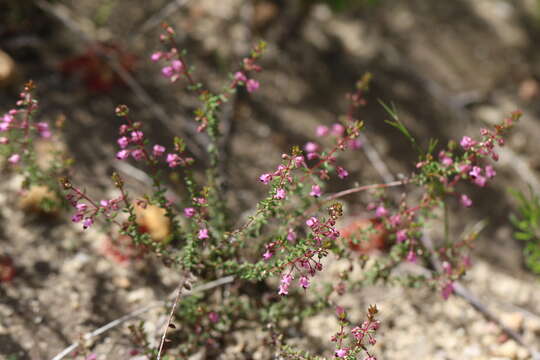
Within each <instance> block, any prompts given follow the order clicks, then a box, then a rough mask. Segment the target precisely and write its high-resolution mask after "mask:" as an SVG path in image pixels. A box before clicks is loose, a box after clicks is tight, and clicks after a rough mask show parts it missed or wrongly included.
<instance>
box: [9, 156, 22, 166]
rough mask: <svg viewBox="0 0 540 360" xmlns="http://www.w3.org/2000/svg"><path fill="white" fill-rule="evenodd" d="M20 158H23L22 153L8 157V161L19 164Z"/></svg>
mask: <svg viewBox="0 0 540 360" xmlns="http://www.w3.org/2000/svg"><path fill="white" fill-rule="evenodd" d="M20 160H21V155H19V154H13V155H11V156H10V157H9V158H8V162H9V163H10V164H13V165H15V164H17V163H18V162H19V161H20Z"/></svg>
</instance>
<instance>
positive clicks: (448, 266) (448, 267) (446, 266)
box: [442, 261, 452, 275]
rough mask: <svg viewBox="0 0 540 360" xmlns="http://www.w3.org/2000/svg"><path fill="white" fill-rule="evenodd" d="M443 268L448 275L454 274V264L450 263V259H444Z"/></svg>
mask: <svg viewBox="0 0 540 360" xmlns="http://www.w3.org/2000/svg"><path fill="white" fill-rule="evenodd" d="M442 268H443V270H444V272H445V273H446V275H451V274H452V264H450V263H449V262H448V261H443V263H442Z"/></svg>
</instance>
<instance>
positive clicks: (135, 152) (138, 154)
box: [131, 149, 144, 161]
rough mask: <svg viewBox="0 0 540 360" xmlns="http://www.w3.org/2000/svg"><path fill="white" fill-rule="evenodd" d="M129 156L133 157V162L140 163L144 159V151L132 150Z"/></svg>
mask: <svg viewBox="0 0 540 360" xmlns="http://www.w3.org/2000/svg"><path fill="white" fill-rule="evenodd" d="M131 156H133V158H134V159H135V160H138V161H140V160H142V159H144V151H142V150H141V149H136V150H133V151H132V152H131Z"/></svg>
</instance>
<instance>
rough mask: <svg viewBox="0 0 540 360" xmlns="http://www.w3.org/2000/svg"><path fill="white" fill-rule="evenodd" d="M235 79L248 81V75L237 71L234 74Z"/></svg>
mask: <svg viewBox="0 0 540 360" xmlns="http://www.w3.org/2000/svg"><path fill="white" fill-rule="evenodd" d="M234 80H236V81H242V82H246V81H247V77H246V75H244V73H243V72H241V71H237V72H236V73H235V74H234Z"/></svg>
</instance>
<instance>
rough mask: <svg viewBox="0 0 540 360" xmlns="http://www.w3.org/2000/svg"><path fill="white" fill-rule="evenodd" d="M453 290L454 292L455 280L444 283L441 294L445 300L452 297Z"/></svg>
mask: <svg viewBox="0 0 540 360" xmlns="http://www.w3.org/2000/svg"><path fill="white" fill-rule="evenodd" d="M453 292H454V283H453V282H449V283H448V284H446V285H444V286H443V288H442V289H441V295H442V297H443V299H444V300H448V298H449V297H450V295H452V293H453Z"/></svg>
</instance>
